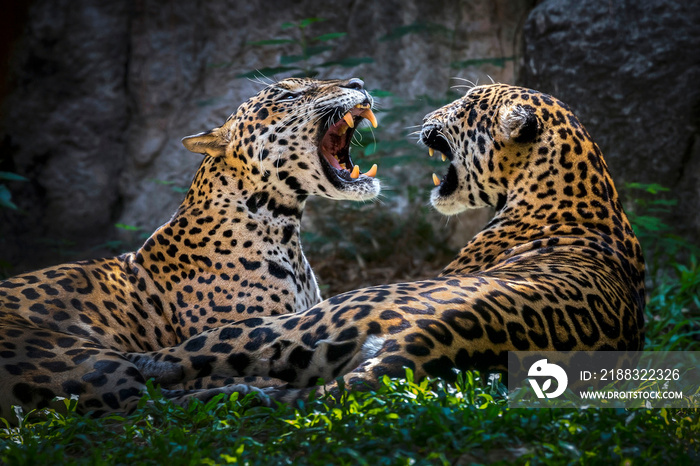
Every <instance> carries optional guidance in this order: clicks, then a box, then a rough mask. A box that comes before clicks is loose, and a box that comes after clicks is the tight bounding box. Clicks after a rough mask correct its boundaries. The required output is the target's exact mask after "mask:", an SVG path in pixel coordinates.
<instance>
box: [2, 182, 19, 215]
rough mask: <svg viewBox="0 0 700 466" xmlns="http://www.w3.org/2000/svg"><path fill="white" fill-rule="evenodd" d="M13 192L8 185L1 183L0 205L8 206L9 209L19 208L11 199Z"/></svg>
mask: <svg viewBox="0 0 700 466" xmlns="http://www.w3.org/2000/svg"><path fill="white" fill-rule="evenodd" d="M11 199H12V193H11V192H10V190H9V189H7V186H5V185H4V184H0V207H6V208H8V209H12V210H17V205H16V204H15V203H14V202H12V201H11Z"/></svg>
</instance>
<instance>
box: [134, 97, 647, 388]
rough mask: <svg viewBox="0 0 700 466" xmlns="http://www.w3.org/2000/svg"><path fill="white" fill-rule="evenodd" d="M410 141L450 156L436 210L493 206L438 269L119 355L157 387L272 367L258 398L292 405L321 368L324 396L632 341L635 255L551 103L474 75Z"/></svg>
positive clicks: (599, 171) (636, 308) (623, 221)
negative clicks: (269, 385)
mask: <svg viewBox="0 0 700 466" xmlns="http://www.w3.org/2000/svg"><path fill="white" fill-rule="evenodd" d="M421 141H422V142H423V143H424V144H425V145H427V146H428V147H430V148H432V149H434V150H437V151H441V152H443V153H444V154H445V155H446V157H447V158H449V160H450V165H449V168H448V170H447V173H446V175H445V176H444V177H443V179H442V181H439V180H438V181H439V185H438V186H437V187H435V188H434V189H433V191H432V194H431V201H432V204H433V205H434V206H435V208H436V209H437V210H439V211H440V212H442V213H444V214H448V215H450V214H454V213H457V212H460V211H462V210H464V209H467V208H471V207H481V206H492V207H494V208H495V209H496V214H495V217H494V218H493V219H492V220H491V222H490V223H489V224H488V225H487V226H486V227H485V228H484V229H483V230H482V231H481V232H480V233H478V234H477V235H476V236H475V237H474V238H473V239H472V240H471V241H470V242H469V243H468V244H467V245H466V246H465V247H464V248H463V249H462V250H461V251H460V253H459V254H458V255H457V257H456V258H455V259H454V260H453V261H452V262H451V263H450V264H449V265H448V266H447V267H445V269H444V270H443V272H442V273H441V274H440V276H438V277H436V278H433V279H429V280H422V281H417V282H411V283H398V284H393V285H382V286H374V287H370V288H364V289H359V290H356V291H351V292H348V293H344V294H341V295H339V296H336V297H333V298H331V299H328V300H326V301H324V302H322V303H320V304H318V305H316V306H314V307H312V308H311V309H309V310H307V311H305V312H302V313H300V314H293V315H282V316H276V317H261V318H253V319H248V320H244V321H242V322H237V323H234V324H231V325H227V326H225V327H222V328H219V329H215V330H211V331H208V332H204V333H202V334H201V335H198V336H196V337H195V338H194V339H192V340H190V341H188V342H187V343H184V344H182V345H179V346H176V347H173V348H168V349H166V350H162V351H158V352H153V353H144V354H132V355H129V357H130V358H131V359H132V360H133V361H134V362H135V364H136V366H137V367H140V368H143V372H144V375H147V376H149V377H154V378H155V379H156V381H161V382H166V383H172V382H177V381H179V380H188V379H193V378H197V377H201V376H202V375H206V374H212V373H213V374H219V375H221V376H250V375H256V376H261V375H262V376H272V377H276V378H279V379H281V380H283V381H285V382H288V384H289V387H291V388H277V389H273V390H270V391H269V392H268V394H270V395H271V396H272V398H274V399H277V400H281V401H287V402H291V401H294V400H296V399H298V398H300V397H306V396H307V395H308V394H309V392H310V391H312V390H315V389H316V388H313V387H312V386H313V385H314V384H315V383H316V382H317V381H318V380H319V378H322V379H323V380H325V381H332V382H330V383H328V384H327V385H325V386H324V387H323V388H324V390H325V391H330V392H335V391H336V390H337V388H338V382H337V380H336V381H333V380H334V379H336V378H339V377H340V378H342V380H343V383H344V385H345V386H346V387H350V388H368V387H369V388H372V387H376V386H377V383H378V379H379V378H380V377H382V376H383V375H389V376H402V375H403V374H404V370H405V369H404V368H406V367H408V368H411V369H412V370H413V372H414V373H415V375H416V377H418V378H421V377H424V376H437V377H442V378H445V379H447V380H453V379H454V378H455V372H454V369H461V370H466V369H478V370H482V371H504V370H506V364H507V352H508V351H514V350H559V351H570V350H640V349H642V346H643V341H644V339H643V324H644V318H643V308H644V262H643V257H642V251H641V248H640V246H639V243H638V241H637V239H636V238H635V235H634V232H633V231H632V228H631V227H630V224H629V222H628V220H627V217H626V216H625V213H624V212H623V209H622V206H621V204H620V199H619V197H618V194H617V192H616V190H615V187H614V184H613V182H612V179H611V177H610V174H609V173H608V169H607V166H606V163H605V161H604V160H603V157H602V154H601V152H600V149H599V148H598V146H597V145H596V144H595V143H594V142H593V140H592V139H591V137H590V135H589V134H588V132H586V130H585V129H584V127H583V126H582V125H581V123H580V122H579V121H578V119H577V118H576V116H574V114H573V113H572V112H571V111H570V110H569V108H568V107H567V106H566V105H565V104H563V103H562V102H560V101H558V100H557V99H555V98H553V97H551V96H548V95H545V94H542V93H539V92H536V91H533V90H528V89H523V88H519V87H514V86H509V85H502V84H498V85H489V86H480V87H475V88H473V89H471V90H470V91H469V92H468V93H467V95H466V96H465V97H463V98H461V99H459V100H456V101H455V102H453V103H451V104H449V105H447V106H445V107H442V108H440V109H438V110H436V111H434V112H433V113H430V114H429V115H427V116H426V117H425V120H424V123H423V128H422V131H421ZM222 345H223V346H225V347H226V350H225V351H219V350H218V348H219V347H221V346H222ZM190 346H191V347H192V348H196V350H195V351H192V350H191V348H190ZM309 387H311V388H309Z"/></svg>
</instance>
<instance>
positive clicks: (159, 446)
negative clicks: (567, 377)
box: [0, 373, 700, 465]
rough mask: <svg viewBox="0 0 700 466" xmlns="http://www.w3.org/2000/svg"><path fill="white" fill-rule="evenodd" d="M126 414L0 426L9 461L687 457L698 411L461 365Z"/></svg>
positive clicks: (699, 430)
mask: <svg viewBox="0 0 700 466" xmlns="http://www.w3.org/2000/svg"><path fill="white" fill-rule="evenodd" d="M147 398H148V399H149V400H150V402H148V403H146V398H144V400H142V406H141V407H140V408H139V410H138V411H137V412H136V413H134V414H133V415H131V416H129V417H127V418H122V417H118V416H113V417H110V418H107V419H100V420H95V419H90V418H84V417H82V416H78V415H76V414H74V413H71V412H69V413H68V415H66V416H63V415H60V414H57V413H55V412H51V413H50V414H49V418H48V420H43V421H37V422H32V421H29V420H27V421H25V423H24V424H23V425H22V426H21V427H19V428H14V429H6V430H5V431H4V433H3V434H2V437H1V439H0V445H1V450H0V461H2V462H3V463H6V464H166V463H167V464H169V465H181V464H183V465H184V464H251V465H255V464H260V465H270V464H315V465H323V464H347V465H355V464H368V465H381V464H387V465H389V464H390V465H419V464H470V463H472V462H477V463H482V462H483V463H493V462H499V463H501V464H528V463H529V464H533V465H536V464H576V463H581V464H662V463H667V462H675V463H676V464H692V463H693V462H697V461H698V460H700V456H699V454H700V453H699V451H698V444H697V441H698V438H700V416H699V414H698V411H697V410H694V411H690V410H685V411H684V410H680V409H677V410H665V409H661V410H624V409H600V410H596V409H587V410H576V409H508V408H507V407H506V403H505V400H504V398H503V397H502V395H501V392H499V390H498V389H492V388H491V386H490V385H487V386H484V384H482V383H481V382H480V380H479V379H478V377H474V374H471V373H468V374H466V377H463V378H462V379H461V381H460V383H458V384H457V387H450V386H446V385H444V384H442V383H441V382H437V381H433V382H429V381H422V382H421V383H414V382H411V381H408V380H388V379H387V380H385V381H384V386H383V387H382V388H381V389H380V390H379V391H377V392H376V393H352V394H350V393H348V394H346V396H345V397H344V398H343V400H342V401H341V402H340V403H337V404H335V405H330V404H325V403H322V402H320V401H312V402H310V403H308V404H306V405H304V406H303V407H300V408H297V409H293V408H291V407H288V406H280V407H279V408H277V409H270V408H260V407H252V408H248V409H246V406H247V405H248V402H249V400H248V399H244V400H242V401H239V400H237V398H236V396H235V395H234V396H233V397H232V399H231V400H230V401H227V402H222V401H220V400H219V399H215V400H212V401H211V402H209V403H206V404H203V403H196V404H192V405H190V407H189V408H186V409H185V408H181V407H177V406H173V405H172V404H171V403H169V402H167V401H166V400H164V399H163V398H162V397H160V396H159V395H158V394H157V392H155V391H154V392H152V393H151V394H150V395H149V396H148V397H147Z"/></svg>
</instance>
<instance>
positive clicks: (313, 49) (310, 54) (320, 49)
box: [304, 45, 333, 57]
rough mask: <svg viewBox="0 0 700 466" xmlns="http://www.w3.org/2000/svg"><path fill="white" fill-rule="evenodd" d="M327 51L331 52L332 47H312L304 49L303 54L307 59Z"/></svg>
mask: <svg viewBox="0 0 700 466" xmlns="http://www.w3.org/2000/svg"><path fill="white" fill-rule="evenodd" d="M329 50H333V47H331V46H330V45H315V46H313V47H306V49H305V50H304V54H305V55H306V56H307V57H313V56H314V55H318V54H321V53H323V52H327V51H329Z"/></svg>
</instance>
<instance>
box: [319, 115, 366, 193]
mask: <svg viewBox="0 0 700 466" xmlns="http://www.w3.org/2000/svg"><path fill="white" fill-rule="evenodd" d="M334 113H336V114H337V112H334ZM363 119H367V120H368V121H369V122H370V123H371V124H372V126H373V127H375V128H376V127H377V118H376V117H375V116H374V113H372V109H371V108H370V106H369V104H358V105H355V106H354V107H353V108H351V109H350V110H348V111H347V112H345V114H343V116H342V118H339V119H338V121H335V122H334V121H332V120H331V121H328V123H327V124H330V127H329V128H328V130H326V132H325V133H322V135H321V138H320V142H319V144H318V147H319V152H320V155H321V159H322V160H325V161H326V162H327V163H325V164H323V167H324V169H325V171H326V175H327V176H328V178H329V179H330V180H331V181H333V182H337V181H345V182H355V181H356V180H358V179H361V177H365V176H366V177H370V178H374V176H375V175H376V174H377V165H376V164H375V165H372V168H370V169H369V170H368V171H366V172H365V173H361V172H360V167H359V166H358V165H355V164H354V163H353V161H352V158H350V142H351V141H352V136H353V134H354V133H355V129H356V128H357V125H358V124H359V123H360V122H361V121H362V120H363ZM324 126H325V125H324Z"/></svg>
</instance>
